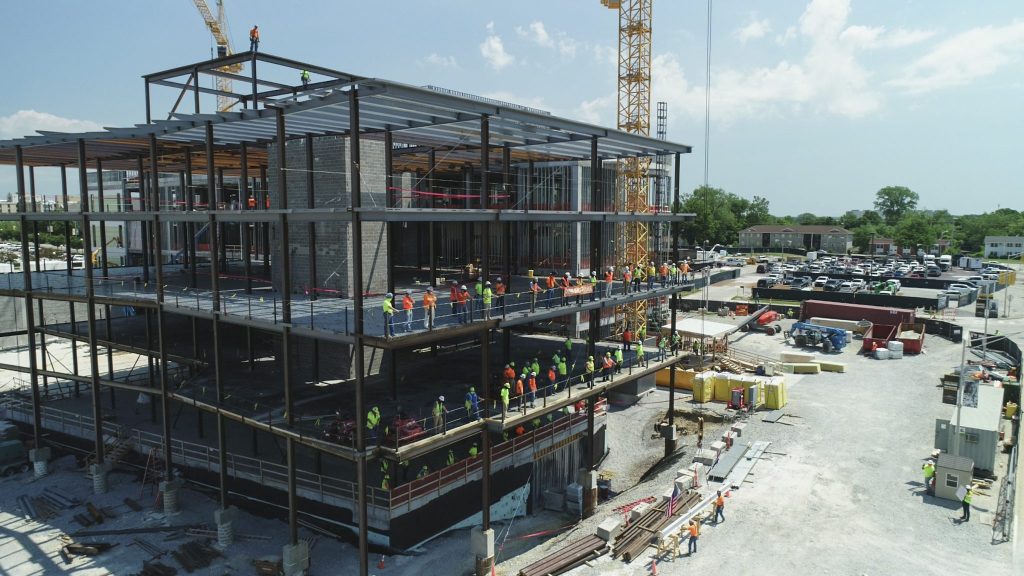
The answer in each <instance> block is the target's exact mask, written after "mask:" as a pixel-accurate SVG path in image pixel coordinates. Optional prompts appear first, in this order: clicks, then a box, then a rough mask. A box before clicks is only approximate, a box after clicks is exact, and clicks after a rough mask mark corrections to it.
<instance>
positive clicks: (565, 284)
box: [560, 272, 572, 306]
mask: <svg viewBox="0 0 1024 576" xmlns="http://www.w3.org/2000/svg"><path fill="white" fill-rule="evenodd" d="M560 287H561V288H562V306H565V305H566V304H568V303H569V300H568V298H569V288H571V287H572V274H569V273H568V272H566V273H565V274H562V285H561V286H560Z"/></svg>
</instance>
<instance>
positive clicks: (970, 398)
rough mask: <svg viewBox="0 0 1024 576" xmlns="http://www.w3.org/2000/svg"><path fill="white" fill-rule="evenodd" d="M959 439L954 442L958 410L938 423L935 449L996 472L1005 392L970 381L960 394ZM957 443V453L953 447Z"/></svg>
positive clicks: (936, 425) (985, 469)
mask: <svg viewBox="0 0 1024 576" xmlns="http://www.w3.org/2000/svg"><path fill="white" fill-rule="evenodd" d="M960 403H961V407H960V430H959V432H960V440H959V442H954V435H955V434H956V431H955V430H954V429H955V428H956V422H957V415H956V411H957V408H956V407H955V406H954V407H953V409H952V411H951V413H950V416H949V418H940V419H937V420H936V421H935V447H936V448H938V449H939V450H941V451H942V452H944V453H950V454H952V455H953V456H963V457H966V458H970V459H971V460H973V461H974V467H975V468H976V469H978V470H982V471H984V472H988V473H991V472H994V471H995V466H996V454H997V452H998V450H999V419H1000V415H1001V410H1002V403H1003V389H1002V388H996V387H995V386H992V385H989V384H983V383H979V382H974V381H968V382H967V383H966V384H965V386H964V392H963V393H962V395H961V402H960ZM954 443H955V444H956V453H953V445H954Z"/></svg>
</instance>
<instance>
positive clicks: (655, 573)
mask: <svg viewBox="0 0 1024 576" xmlns="http://www.w3.org/2000/svg"><path fill="white" fill-rule="evenodd" d="M651 574H652V575H653V576H658V559H657V558H655V559H653V560H651Z"/></svg>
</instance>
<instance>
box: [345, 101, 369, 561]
mask: <svg viewBox="0 0 1024 576" xmlns="http://www.w3.org/2000/svg"><path fill="white" fill-rule="evenodd" d="M348 98H349V126H350V128H349V130H350V132H349V136H350V146H349V156H350V158H349V177H350V179H351V190H352V234H351V237H352V306H353V309H354V310H355V331H354V332H353V336H354V337H355V343H354V344H353V354H352V355H353V363H354V366H353V369H354V370H355V373H356V374H355V383H356V406H355V409H356V450H357V451H358V452H359V453H360V454H359V458H358V459H357V461H356V491H357V496H356V500H357V503H356V516H357V524H358V525H359V574H360V576H367V575H368V574H369V568H370V564H369V540H368V538H367V536H368V532H369V530H370V527H369V525H368V524H367V511H366V505H367V502H366V489H367V486H366V420H365V419H366V406H365V404H364V398H363V384H364V379H363V370H364V367H363V330H364V326H363V244H362V242H361V238H362V237H363V233H362V232H363V225H362V221H361V219H360V218H359V210H358V208H360V207H361V205H362V198H361V196H362V184H361V182H360V180H361V179H360V170H361V169H360V164H359V161H360V150H359V91H358V89H357V88H356V87H355V86H353V87H352V88H350V89H349V94H348Z"/></svg>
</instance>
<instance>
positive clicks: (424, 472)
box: [416, 464, 430, 480]
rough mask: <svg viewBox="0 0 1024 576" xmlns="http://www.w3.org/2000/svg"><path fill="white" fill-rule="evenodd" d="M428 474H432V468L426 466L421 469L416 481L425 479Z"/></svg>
mask: <svg viewBox="0 0 1024 576" xmlns="http://www.w3.org/2000/svg"><path fill="white" fill-rule="evenodd" d="M427 474H430V466H427V465H426V464H424V465H423V468H420V472H419V474H417V475H416V479H417V480H418V479H420V478H425V477H426V476H427Z"/></svg>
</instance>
